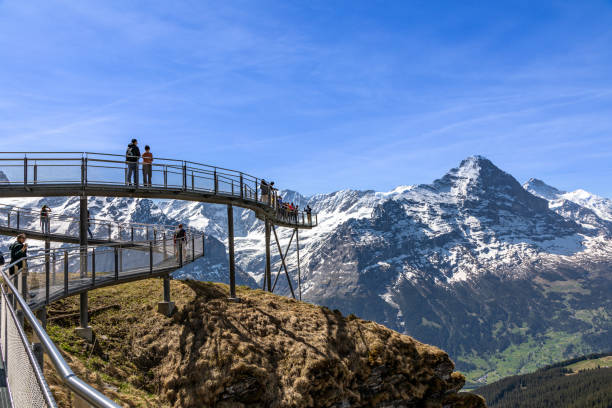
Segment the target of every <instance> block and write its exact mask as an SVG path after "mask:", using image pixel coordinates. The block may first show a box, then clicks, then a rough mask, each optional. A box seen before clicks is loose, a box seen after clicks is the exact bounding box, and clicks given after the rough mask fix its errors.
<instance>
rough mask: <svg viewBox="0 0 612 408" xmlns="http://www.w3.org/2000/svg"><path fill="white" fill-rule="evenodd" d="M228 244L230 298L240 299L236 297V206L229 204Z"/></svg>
mask: <svg viewBox="0 0 612 408" xmlns="http://www.w3.org/2000/svg"><path fill="white" fill-rule="evenodd" d="M227 246H228V253H229V275H230V276H229V281H230V296H229V298H230V300H238V298H237V297H236V260H235V258H234V207H233V206H232V205H231V204H228V205H227Z"/></svg>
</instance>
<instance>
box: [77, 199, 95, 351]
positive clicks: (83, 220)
mask: <svg viewBox="0 0 612 408" xmlns="http://www.w3.org/2000/svg"><path fill="white" fill-rule="evenodd" d="M79 216H80V217H79V241H80V244H81V268H80V275H81V278H84V277H86V276H87V227H88V223H89V216H88V212H87V196H81V197H80V206H79ZM87 295H88V293H87V292H84V293H81V294H80V295H79V297H80V302H79V312H80V313H79V315H80V319H79V321H80V326H79V327H77V328H76V334H77V335H78V336H80V337H82V338H84V339H85V340H87V341H88V342H90V343H91V342H92V341H93V331H92V329H91V327H90V326H89V311H88V299H87Z"/></svg>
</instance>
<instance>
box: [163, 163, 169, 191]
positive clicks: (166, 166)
mask: <svg viewBox="0 0 612 408" xmlns="http://www.w3.org/2000/svg"><path fill="white" fill-rule="evenodd" d="M164 188H168V165H166V164H164Z"/></svg>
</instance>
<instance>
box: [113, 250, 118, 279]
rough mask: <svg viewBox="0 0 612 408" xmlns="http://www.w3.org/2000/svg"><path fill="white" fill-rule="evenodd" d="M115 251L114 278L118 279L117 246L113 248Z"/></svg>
mask: <svg viewBox="0 0 612 408" xmlns="http://www.w3.org/2000/svg"><path fill="white" fill-rule="evenodd" d="M114 249H115V250H114V252H115V280H118V279H119V250H118V249H117V247H115V248H114Z"/></svg>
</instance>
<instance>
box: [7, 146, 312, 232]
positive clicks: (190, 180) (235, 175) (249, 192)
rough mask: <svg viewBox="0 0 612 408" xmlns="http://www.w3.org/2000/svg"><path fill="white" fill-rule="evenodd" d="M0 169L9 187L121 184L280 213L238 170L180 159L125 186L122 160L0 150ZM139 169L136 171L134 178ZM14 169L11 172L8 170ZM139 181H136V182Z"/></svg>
mask: <svg viewBox="0 0 612 408" xmlns="http://www.w3.org/2000/svg"><path fill="white" fill-rule="evenodd" d="M0 168H3V169H7V171H8V173H9V174H10V179H9V181H8V182H4V183H0V186H1V185H2V184H9V185H24V186H26V187H27V186H32V185H45V184H76V185H81V186H89V185H101V186H103V185H113V186H118V185H121V186H127V187H129V188H133V189H134V190H138V189H142V190H159V189H164V190H172V191H177V190H179V191H192V192H200V193H206V194H212V195H215V196H223V197H232V198H239V199H242V200H244V201H247V202H253V203H258V204H259V205H264V206H267V207H268V209H269V210H273V211H272V212H273V213H275V214H277V215H280V214H282V209H281V208H277V207H278V205H277V198H278V197H277V193H276V191H275V190H274V191H273V192H272V194H270V195H269V197H268V198H266V197H265V196H264V197H262V194H261V189H260V185H261V181H262V180H261V179H259V178H257V177H254V176H251V175H250V174H247V173H243V172H241V171H236V170H230V169H226V168H222V167H216V166H209V165H206V164H201V163H195V162H191V161H184V160H173V159H164V158H155V160H154V162H153V164H151V173H152V180H151V181H152V182H151V184H150V185H147V186H145V185H143V183H142V182H139V183H138V185H137V186H136V185H134V186H130V184H129V182H128V166H127V163H126V161H125V156H122V155H117V154H104V153H92V152H0ZM141 169H142V165H141V164H139V166H138V169H137V173H138V174H139V177H140V173H139V172H140V171H141ZM11 170H14V171H11ZM140 181H142V180H140ZM282 221H283V222H285V223H290V224H295V225H296V226H309V227H311V226H316V223H317V217H316V214H311V215H310V216H308V214H306V213H305V212H303V211H297V214H296V215H295V216H293V215H291V216H290V217H284V218H283V219H282Z"/></svg>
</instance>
